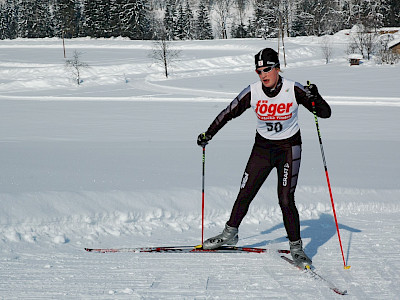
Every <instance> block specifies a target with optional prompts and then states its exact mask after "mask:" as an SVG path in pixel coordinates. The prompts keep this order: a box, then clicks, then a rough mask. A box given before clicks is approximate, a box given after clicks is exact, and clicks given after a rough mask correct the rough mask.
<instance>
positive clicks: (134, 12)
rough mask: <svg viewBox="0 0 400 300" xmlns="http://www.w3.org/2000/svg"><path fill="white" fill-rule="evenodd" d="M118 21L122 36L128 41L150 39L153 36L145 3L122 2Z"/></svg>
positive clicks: (136, 1)
mask: <svg viewBox="0 0 400 300" xmlns="http://www.w3.org/2000/svg"><path fill="white" fill-rule="evenodd" d="M119 19H120V22H121V35H122V36H125V37H129V38H130V39H150V38H151V37H152V36H153V33H152V28H151V26H150V20H149V17H148V6H147V3H146V1H143V0H123V1H122V3H121V10H120V11H119Z"/></svg>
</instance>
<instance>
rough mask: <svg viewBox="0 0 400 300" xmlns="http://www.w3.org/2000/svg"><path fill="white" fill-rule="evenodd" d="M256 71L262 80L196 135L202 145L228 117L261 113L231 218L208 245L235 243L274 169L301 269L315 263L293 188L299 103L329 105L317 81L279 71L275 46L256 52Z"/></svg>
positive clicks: (326, 113) (323, 112)
mask: <svg viewBox="0 0 400 300" xmlns="http://www.w3.org/2000/svg"><path fill="white" fill-rule="evenodd" d="M255 69H256V70H255V71H256V73H257V74H258V76H259V78H260V81H257V82H255V83H252V84H250V85H249V86H248V87H246V88H245V89H244V90H243V91H242V92H241V93H240V94H239V95H238V96H237V97H236V98H235V99H234V100H233V101H232V102H231V103H230V104H229V105H228V106H227V107H226V108H225V109H224V110H223V111H222V112H221V113H220V114H219V115H218V116H217V117H216V118H215V120H214V121H213V122H212V123H211V125H210V127H209V128H208V129H207V131H206V132H204V133H201V134H200V135H199V136H198V138H197V144H198V145H199V146H202V147H204V146H205V145H207V144H208V142H209V141H210V140H211V139H212V138H213V137H214V135H215V134H216V133H217V132H218V131H219V130H220V129H221V128H222V127H223V126H224V125H225V124H226V123H227V122H228V121H230V120H232V119H233V118H236V117H238V116H240V115H241V114H242V113H243V112H244V111H245V110H247V109H248V108H250V107H252V108H253V109H254V112H255V114H256V116H257V128H256V136H255V142H254V145H253V149H252V152H251V154H250V157H249V160H248V163H247V166H246V168H245V171H244V174H243V178H242V182H241V185H240V191H239V194H238V196H237V198H236V201H235V203H234V205H233V208H232V211H231V215H230V218H229V220H228V221H227V222H226V225H225V228H224V230H223V231H222V233H221V234H219V235H217V236H215V237H212V238H209V239H207V240H206V241H205V242H204V243H203V248H204V249H216V248H218V247H220V246H222V245H236V243H237V242H238V239H239V237H238V228H239V225H240V223H241V222H242V220H243V218H244V217H245V215H246V213H247V211H248V209H249V206H250V203H251V201H252V200H253V199H254V197H255V196H256V194H257V192H258V190H259V189H260V188H261V186H262V184H263V183H264V181H265V180H266V179H267V177H268V175H269V174H270V172H271V171H272V169H273V168H276V169H277V173H278V199H279V205H280V207H281V210H282V214H283V223H284V226H285V229H286V232H287V236H288V239H289V246H290V253H291V255H292V257H293V260H294V262H295V263H296V264H297V265H298V266H300V267H303V268H305V267H307V265H311V263H312V261H311V259H310V258H309V257H308V256H307V255H306V254H305V253H304V250H303V243H302V240H301V237H300V221H299V213H298V211H297V208H296V205H295V200H294V192H295V189H296V185H297V178H298V174H299V168H300V160H301V135H300V128H299V124H298V107H299V105H300V104H301V105H303V106H305V107H306V108H307V109H308V110H309V111H311V112H313V105H312V102H314V103H315V109H316V113H317V116H318V117H321V118H329V117H330V115H331V109H330V107H329V105H328V103H327V102H326V101H325V100H324V99H323V98H322V97H321V95H320V94H319V92H318V89H317V87H316V86H315V85H314V84H311V85H309V86H306V87H304V86H302V85H301V84H300V83H298V82H295V81H291V80H289V79H286V78H283V77H281V76H280V75H279V72H280V63H279V58H278V54H277V53H276V51H274V50H273V49H271V48H265V49H262V50H261V51H260V52H258V53H257V54H256V55H255Z"/></svg>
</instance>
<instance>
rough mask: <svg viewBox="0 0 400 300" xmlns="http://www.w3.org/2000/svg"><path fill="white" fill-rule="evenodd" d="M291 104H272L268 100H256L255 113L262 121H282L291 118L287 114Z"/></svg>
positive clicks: (290, 115)
mask: <svg viewBox="0 0 400 300" xmlns="http://www.w3.org/2000/svg"><path fill="white" fill-rule="evenodd" d="M292 106H293V103H272V104H268V100H258V102H257V105H256V109H255V112H256V114H257V117H258V118H259V119H260V120H262V121H284V120H288V119H290V118H291V117H292V113H289V111H290V108H291V107H292Z"/></svg>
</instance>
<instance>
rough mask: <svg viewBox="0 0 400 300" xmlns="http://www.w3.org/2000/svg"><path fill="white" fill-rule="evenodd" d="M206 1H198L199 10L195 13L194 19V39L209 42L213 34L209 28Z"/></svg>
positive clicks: (209, 22)
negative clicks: (195, 31)
mask: <svg viewBox="0 0 400 300" xmlns="http://www.w3.org/2000/svg"><path fill="white" fill-rule="evenodd" d="M206 2H207V1H206V0H200V3H199V9H198V12H197V19H196V30H197V33H196V37H197V39H199V40H211V39H213V32H212V27H211V21H210V16H209V13H208V7H207V5H206Z"/></svg>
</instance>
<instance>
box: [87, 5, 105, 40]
mask: <svg viewBox="0 0 400 300" xmlns="http://www.w3.org/2000/svg"><path fill="white" fill-rule="evenodd" d="M84 12H85V27H86V34H87V35H88V36H91V37H95V38H99V37H110V36H111V30H110V27H109V23H110V0H84Z"/></svg>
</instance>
